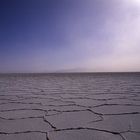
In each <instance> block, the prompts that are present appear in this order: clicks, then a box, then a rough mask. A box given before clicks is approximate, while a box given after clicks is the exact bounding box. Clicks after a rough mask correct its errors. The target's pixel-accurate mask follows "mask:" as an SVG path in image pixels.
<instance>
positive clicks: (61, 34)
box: [0, 0, 140, 72]
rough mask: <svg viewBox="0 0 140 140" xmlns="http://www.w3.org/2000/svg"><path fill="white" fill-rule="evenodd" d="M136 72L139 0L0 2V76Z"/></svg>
mask: <svg viewBox="0 0 140 140" xmlns="http://www.w3.org/2000/svg"><path fill="white" fill-rule="evenodd" d="M48 71H52V72H54V71H55V72H56V71H93V72H94V71H95V72H97V71H140V0H0V72H48Z"/></svg>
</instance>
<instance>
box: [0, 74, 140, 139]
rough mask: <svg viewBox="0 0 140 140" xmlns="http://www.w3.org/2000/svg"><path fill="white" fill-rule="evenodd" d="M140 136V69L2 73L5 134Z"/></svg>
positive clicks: (0, 118) (0, 109)
mask: <svg viewBox="0 0 140 140" xmlns="http://www.w3.org/2000/svg"><path fill="white" fill-rule="evenodd" d="M94 139H95V140H140V73H71V74H70V73H69V74H68V73H65V74H1V75H0V140H94Z"/></svg>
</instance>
